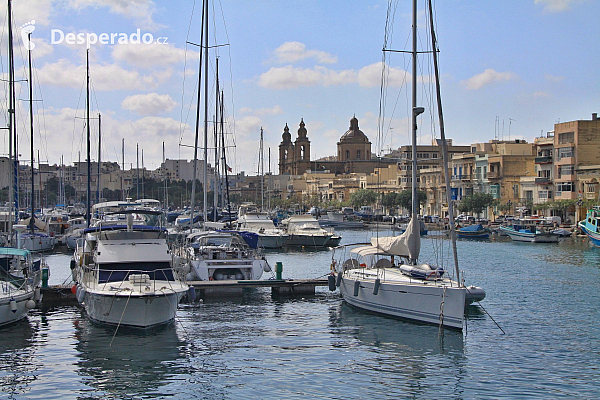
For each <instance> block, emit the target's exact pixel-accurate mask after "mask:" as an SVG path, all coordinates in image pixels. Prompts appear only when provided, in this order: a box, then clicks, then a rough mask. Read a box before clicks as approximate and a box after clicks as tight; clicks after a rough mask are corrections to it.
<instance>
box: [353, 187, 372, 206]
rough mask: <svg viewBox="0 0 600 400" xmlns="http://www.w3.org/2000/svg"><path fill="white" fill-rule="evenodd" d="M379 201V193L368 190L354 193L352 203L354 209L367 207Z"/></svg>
mask: <svg viewBox="0 0 600 400" xmlns="http://www.w3.org/2000/svg"><path fill="white" fill-rule="evenodd" d="M376 201H377V193H375V192H374V191H372V190H368V189H360V190H359V191H358V192H354V193H352V195H351V196H350V203H351V204H352V206H353V207H361V206H367V205H369V204H373V203H375V202H376Z"/></svg>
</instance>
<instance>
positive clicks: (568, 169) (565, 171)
mask: <svg viewBox="0 0 600 400" xmlns="http://www.w3.org/2000/svg"><path fill="white" fill-rule="evenodd" d="M574 171H575V167H574V165H559V167H558V177H559V178H560V177H561V175H573V172H574Z"/></svg>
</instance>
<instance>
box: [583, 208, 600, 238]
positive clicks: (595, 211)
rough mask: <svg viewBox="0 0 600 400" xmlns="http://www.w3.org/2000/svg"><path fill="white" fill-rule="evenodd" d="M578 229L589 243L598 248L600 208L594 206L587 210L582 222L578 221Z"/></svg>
mask: <svg viewBox="0 0 600 400" xmlns="http://www.w3.org/2000/svg"><path fill="white" fill-rule="evenodd" d="M578 225H579V229H581V231H582V232H583V233H585V234H586V235H587V236H588V237H589V238H590V242H592V244H593V245H594V246H596V247H600V206H594V207H592V208H591V209H590V210H588V212H587V215H586V217H585V219H584V220H583V221H579V224H578Z"/></svg>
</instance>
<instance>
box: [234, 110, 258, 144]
mask: <svg viewBox="0 0 600 400" xmlns="http://www.w3.org/2000/svg"><path fill="white" fill-rule="evenodd" d="M262 123H263V121H262V119H261V118H260V117H258V116H256V115H247V116H245V117H242V118H240V119H236V121H235V133H236V135H237V136H238V137H240V138H247V137H249V136H252V135H255V136H254V137H256V138H258V134H259V132H260V127H261V125H262Z"/></svg>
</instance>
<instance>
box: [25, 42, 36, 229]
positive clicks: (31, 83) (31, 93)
mask: <svg viewBox="0 0 600 400" xmlns="http://www.w3.org/2000/svg"><path fill="white" fill-rule="evenodd" d="M27 37H28V40H29V43H31V32H29V33H28V34H27ZM28 54H29V123H30V124H31V126H30V127H31V217H30V218H29V229H31V233H33V229H34V226H35V222H34V220H35V216H34V212H35V196H34V193H35V186H34V178H33V169H34V165H33V162H34V159H33V80H32V73H31V46H29V52H28Z"/></svg>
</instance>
